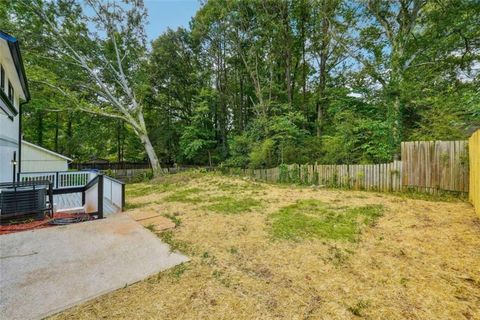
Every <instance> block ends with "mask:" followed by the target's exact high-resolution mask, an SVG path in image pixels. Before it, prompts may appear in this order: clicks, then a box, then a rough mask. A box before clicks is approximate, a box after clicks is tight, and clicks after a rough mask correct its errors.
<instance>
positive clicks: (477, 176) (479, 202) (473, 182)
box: [468, 130, 480, 216]
mask: <svg viewBox="0 0 480 320" xmlns="http://www.w3.org/2000/svg"><path fill="white" fill-rule="evenodd" d="M468 149H469V153H470V157H469V162H470V191H469V193H468V194H469V198H470V201H471V202H472V204H473V206H474V207H475V211H476V212H477V214H478V215H479V216H480V130H477V131H476V132H475V133H474V134H473V135H472V136H471V137H470V139H469V140H468Z"/></svg>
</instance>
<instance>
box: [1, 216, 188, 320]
mask: <svg viewBox="0 0 480 320" xmlns="http://www.w3.org/2000/svg"><path fill="white" fill-rule="evenodd" d="M185 261H188V258H187V257H185V256H183V255H180V254H177V253H171V252H170V249H169V247H168V246H167V245H166V244H164V243H162V242H161V241H160V240H159V239H158V238H157V237H156V236H155V235H154V234H153V233H151V232H150V231H148V230H146V229H145V228H144V227H143V226H141V225H140V224H139V223H137V222H136V221H134V220H132V219H131V218H130V217H128V216H127V215H125V214H121V213H119V214H115V215H112V216H110V217H109V218H107V219H103V220H97V221H91V222H84V223H79V224H74V225H68V226H61V227H54V228H46V229H39V230H33V231H25V232H19V233H15V234H9V235H2V236H0V283H1V287H0V296H1V299H0V318H1V319H40V318H43V317H45V316H48V315H51V314H54V313H56V312H59V311H61V310H64V309H66V308H68V307H71V306H74V305H76V304H78V303H81V302H84V301H87V300H90V299H92V298H94V297H97V296H99V295H102V294H105V293H107V292H110V291H113V290H116V289H119V288H122V287H124V286H125V285H128V284H132V283H134V282H137V281H140V280H143V279H145V278H146V277H148V276H150V275H152V274H155V273H158V272H160V271H163V270H165V269H168V268H171V267H173V266H175V265H177V264H180V263H182V262H185Z"/></svg>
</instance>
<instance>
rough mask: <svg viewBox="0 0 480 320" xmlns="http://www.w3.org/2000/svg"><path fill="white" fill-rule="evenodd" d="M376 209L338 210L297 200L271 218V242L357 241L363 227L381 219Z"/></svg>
mask: <svg viewBox="0 0 480 320" xmlns="http://www.w3.org/2000/svg"><path fill="white" fill-rule="evenodd" d="M382 213H383V209H382V207H381V206H377V205H367V206H363V207H351V208H337V207H334V206H330V205H328V204H326V203H323V202H321V201H318V200H300V201H297V202H296V203H295V204H293V205H290V206H287V207H284V208H282V209H280V211H278V212H277V213H274V214H272V215H271V217H270V219H271V220H272V225H271V232H272V235H273V237H274V238H278V239H288V240H301V239H312V238H315V239H329V240H340V241H350V242H352V241H356V240H357V239H358V235H359V233H360V232H361V230H362V228H363V227H364V226H372V225H373V224H374V223H375V221H376V220H377V219H378V218H379V217H380V216H381V215H382Z"/></svg>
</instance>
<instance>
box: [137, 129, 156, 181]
mask: <svg viewBox="0 0 480 320" xmlns="http://www.w3.org/2000/svg"><path fill="white" fill-rule="evenodd" d="M139 137H140V140H141V141H142V144H143V147H144V148H145V151H146V152H147V156H148V160H150V165H151V166H152V170H153V176H154V177H157V176H159V175H160V173H161V172H162V171H161V169H162V168H161V166H160V161H158V157H157V154H156V153H155V149H153V145H152V142H151V141H150V138H149V137H148V135H147V134H146V133H141V134H140V135H139Z"/></svg>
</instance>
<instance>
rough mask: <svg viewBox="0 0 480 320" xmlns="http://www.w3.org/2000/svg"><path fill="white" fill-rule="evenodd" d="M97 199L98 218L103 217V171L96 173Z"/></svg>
mask: <svg viewBox="0 0 480 320" xmlns="http://www.w3.org/2000/svg"><path fill="white" fill-rule="evenodd" d="M97 191H98V199H97V206H98V207H97V209H98V218H99V219H103V173H99V174H98V190H97Z"/></svg>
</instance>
